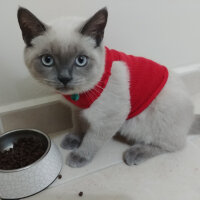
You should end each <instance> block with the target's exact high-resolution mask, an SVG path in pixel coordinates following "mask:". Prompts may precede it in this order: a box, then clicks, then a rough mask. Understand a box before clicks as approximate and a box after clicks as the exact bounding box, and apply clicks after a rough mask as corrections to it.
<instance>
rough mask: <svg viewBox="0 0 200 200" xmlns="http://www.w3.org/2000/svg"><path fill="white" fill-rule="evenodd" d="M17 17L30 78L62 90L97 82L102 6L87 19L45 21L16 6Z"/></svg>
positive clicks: (101, 57) (79, 88)
mask: <svg viewBox="0 0 200 200" xmlns="http://www.w3.org/2000/svg"><path fill="white" fill-rule="evenodd" d="M18 21H19V25H20V28H21V30H22V35H23V39H24V41H25V43H26V48H25V50H24V59H25V63H26V65H27V67H28V69H29V71H30V72H31V74H32V75H33V77H34V78H36V79H37V80H38V81H40V82H42V83H43V84H45V85H48V86H50V87H52V88H54V89H56V90H57V91H59V92H60V93H63V94H73V93H81V92H84V91H87V90H89V89H91V88H93V87H94V85H96V84H97V83H98V81H99V80H100V78H101V76H102V74H103V71H104V47H103V45H102V39H103V35H104V29H105V26H106V22H107V10H106V9H105V8H104V9H101V10H100V11H98V12H97V13H96V14H95V15H94V16H93V17H91V18H90V19H89V20H87V21H85V20H82V19H78V18H69V19H59V20H57V21H54V22H53V23H52V24H49V25H45V24H44V23H42V22H41V21H39V20H38V19H37V18H36V17H35V16H34V15H33V14H32V13H30V11H28V10H27V9H24V8H19V10H18Z"/></svg>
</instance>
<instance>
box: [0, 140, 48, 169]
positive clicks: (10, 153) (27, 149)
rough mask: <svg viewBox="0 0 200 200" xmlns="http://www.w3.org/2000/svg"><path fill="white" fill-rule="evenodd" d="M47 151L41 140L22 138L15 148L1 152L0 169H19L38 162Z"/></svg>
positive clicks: (15, 144)
mask: <svg viewBox="0 0 200 200" xmlns="http://www.w3.org/2000/svg"><path fill="white" fill-rule="evenodd" d="M45 151H46V147H45V145H44V144H43V143H42V141H41V140H40V139H39V138H36V137H29V138H28V137H27V138H21V139H19V140H18V141H17V142H15V143H14V145H13V148H10V149H9V150H5V151H2V152H0V169H3V170H11V169H19V168H21V167H25V166H27V165H30V164H32V163H33V162H35V161H36V160H38V159H39V158H40V157H41V156H42V155H43V154H44V153H45Z"/></svg>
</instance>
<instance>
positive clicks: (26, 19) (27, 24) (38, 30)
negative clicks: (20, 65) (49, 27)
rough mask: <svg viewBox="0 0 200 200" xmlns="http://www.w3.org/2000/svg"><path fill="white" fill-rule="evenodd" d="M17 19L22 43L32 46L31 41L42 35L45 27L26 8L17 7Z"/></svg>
mask: <svg viewBox="0 0 200 200" xmlns="http://www.w3.org/2000/svg"><path fill="white" fill-rule="evenodd" d="M17 17H18V22H19V26H20V29H21V31H22V37H23V39H24V42H25V43H26V45H27V46H32V45H31V40H32V39H33V38H35V37H37V36H39V35H41V34H42V33H44V32H45V31H46V26H45V25H44V24H43V23H42V22H41V21H40V20H39V19H38V18H37V17H36V16H35V15H33V14H32V13H31V12H30V11H29V10H27V9H26V8H22V7H19V9H18V12H17Z"/></svg>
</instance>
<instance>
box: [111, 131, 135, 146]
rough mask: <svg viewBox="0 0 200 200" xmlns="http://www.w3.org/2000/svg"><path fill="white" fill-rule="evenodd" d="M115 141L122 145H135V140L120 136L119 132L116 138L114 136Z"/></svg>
mask: <svg viewBox="0 0 200 200" xmlns="http://www.w3.org/2000/svg"><path fill="white" fill-rule="evenodd" d="M113 140H115V141H117V142H121V143H125V144H128V145H130V146H132V145H134V144H135V141H134V140H131V139H127V138H126V137H125V136H122V135H120V133H119V132H117V133H116V134H115V135H114V136H113Z"/></svg>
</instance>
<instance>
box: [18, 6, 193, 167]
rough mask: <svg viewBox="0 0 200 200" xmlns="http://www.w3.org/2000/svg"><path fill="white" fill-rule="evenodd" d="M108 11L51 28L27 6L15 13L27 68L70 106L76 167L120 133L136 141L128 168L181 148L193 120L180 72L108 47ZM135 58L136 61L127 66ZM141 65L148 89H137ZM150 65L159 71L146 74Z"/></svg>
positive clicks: (69, 141)
mask: <svg viewBox="0 0 200 200" xmlns="http://www.w3.org/2000/svg"><path fill="white" fill-rule="evenodd" d="M107 16H108V12H107V9H106V8H103V9H101V10H99V11H98V12H97V13H95V14H94V15H93V16H92V17H91V18H89V19H88V20H84V19H80V18H67V19H65V18H62V19H59V20H56V21H54V22H52V23H51V24H48V25H47V24H44V23H43V22H41V21H40V20H39V19H38V18H36V17H35V16H34V15H33V14H32V13H31V12H30V11H28V10H27V9H25V8H19V10H18V21H19V25H20V28H21V31H22V36H23V39H24V41H25V44H26V47H25V50H24V59H25V63H26V65H27V67H28V69H29V71H30V73H31V74H32V75H33V77H34V78H35V79H37V80H38V81H40V82H41V83H43V84H45V85H47V86H49V87H51V88H54V89H55V90H56V91H57V92H59V93H61V94H62V95H63V97H64V99H65V101H68V103H69V105H70V106H71V108H72V111H73V123H74V127H73V131H72V132H71V133H70V134H67V135H66V136H65V138H64V140H63V142H62V144H61V145H62V147H63V148H65V149H74V150H73V151H72V152H71V153H70V154H69V156H68V158H67V161H66V162H67V164H68V165H69V166H71V167H82V166H84V165H86V164H87V163H88V162H90V161H91V160H92V159H93V157H94V156H95V154H96V153H97V152H98V150H99V149H100V148H102V147H103V145H104V144H105V143H106V142H107V141H109V140H110V139H111V138H112V137H113V136H114V135H115V133H116V132H119V133H120V134H121V135H123V136H125V137H127V138H128V139H134V140H135V141H136V144H134V145H133V146H131V147H130V148H129V149H127V150H126V151H125V152H124V155H123V158H124V161H125V163H126V164H128V165H134V164H139V163H141V162H143V161H145V160H147V159H149V158H151V157H154V156H156V155H159V154H162V153H165V152H173V151H177V150H179V149H182V148H183V147H184V145H185V142H186V135H187V133H188V132H189V129H190V127H191V125H192V122H193V119H194V114H193V104H192V101H191V100H190V97H189V94H188V93H187V92H186V89H185V87H184V85H183V83H182V81H181V80H180V79H179V77H177V75H176V74H174V73H173V72H171V71H169V70H167V69H166V68H165V67H164V66H161V65H159V64H156V63H154V62H153V61H150V60H147V59H144V58H138V57H135V56H127V55H126V54H123V53H121V52H117V51H115V50H109V49H108V48H107V47H106V48H105V47H104V45H103V37H104V29H105V26H106V23H107ZM108 55H109V58H108ZM105 57H106V59H105ZM111 58H112V59H114V61H112V62H111V61H110V59H111ZM109 61H110V64H108V63H109ZM131 62H133V63H134V64H135V65H133V66H129V67H128V65H129V64H130V63H131ZM136 63H137V70H138V73H141V74H144V76H145V77H140V79H139V78H138V79H137V80H138V82H139V84H140V85H142V87H143V88H140V87H139V88H137V90H136V89H135V90H134V89H133V91H132V90H131V88H132V87H133V88H136V86H133V85H134V83H135V82H134V81H136V80H135V78H134V77H133V76H132V72H131V70H135V69H136ZM107 65H108V68H109V69H108V71H106V70H105V69H107V68H106V67H105V66H107ZM148 66H151V67H152V70H154V69H156V70H157V69H158V71H155V72H154V73H153V72H148V69H149V68H148ZM154 66H155V67H154ZM146 70H147V71H146ZM159 70H160V71H159ZM149 73H151V74H149ZM143 78H144V81H145V80H146V81H148V82H144V81H143ZM160 81H161V82H160ZM158 83H159V85H158ZM153 84H156V85H158V86H159V90H158V89H157V90H156V91H157V92H156V93H153V90H154V88H153V86H152V88H153V89H152V88H151V87H149V86H151V85H153ZM148 87H149V88H150V90H151V91H150V93H149V94H147V92H146V91H145V90H146V88H148ZM141 91H142V93H141ZM136 94H137V95H136ZM143 94H144V95H143ZM134 95H136V96H138V95H139V96H140V97H141V98H143V100H145V102H143V103H141V102H139V103H138V102H137V103H138V104H137V106H138V109H136V110H134V109H135V108H136V107H137V106H135V107H134V105H135V104H133V103H132V100H133V101H134V98H135V96H134ZM145 95H146V96H145ZM150 95H151V97H152V98H150ZM152 95H153V96H152ZM141 105H142V106H141ZM140 108H142V109H140ZM130 111H131V112H130ZM131 113H132V114H131ZM105 156H106V155H105Z"/></svg>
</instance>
